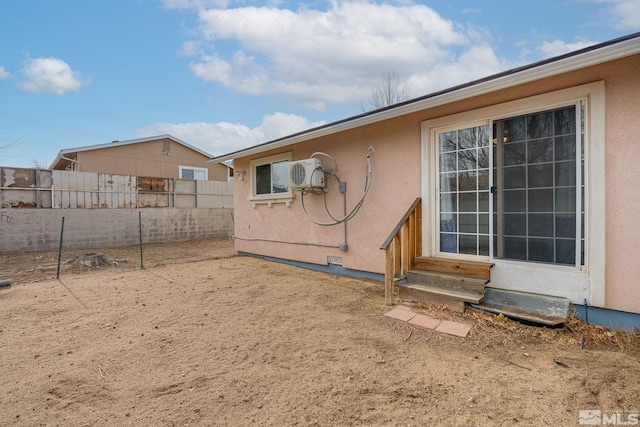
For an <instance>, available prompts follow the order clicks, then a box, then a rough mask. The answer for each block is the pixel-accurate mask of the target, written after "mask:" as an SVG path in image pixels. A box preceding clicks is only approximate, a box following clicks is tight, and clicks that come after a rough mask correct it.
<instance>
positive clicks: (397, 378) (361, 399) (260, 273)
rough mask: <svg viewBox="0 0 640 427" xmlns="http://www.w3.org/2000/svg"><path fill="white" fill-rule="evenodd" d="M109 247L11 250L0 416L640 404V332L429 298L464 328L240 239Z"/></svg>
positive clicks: (489, 415)
mask: <svg viewBox="0 0 640 427" xmlns="http://www.w3.org/2000/svg"><path fill="white" fill-rule="evenodd" d="M80 252H86V251H75V252H65V253H64V254H63V256H62V259H63V260H67V259H71V258H72V256H73V255H74V254H76V255H77V254H79V253H80ZM100 252H102V253H104V254H105V255H108V256H109V257H111V258H114V259H124V258H126V259H128V260H129V261H128V262H120V263H119V264H118V265H112V266H107V267H99V268H97V267H78V266H73V267H67V268H64V269H62V271H61V277H60V280H55V275H56V270H55V268H54V269H46V268H45V269H39V268H38V267H41V266H45V267H46V266H47V265H50V264H55V261H56V260H57V254H56V253H54V252H46V253H3V254H0V279H13V281H14V284H13V286H11V287H10V288H8V289H4V290H0V322H1V323H0V425H3V426H5V425H10V426H39V425H52V426H55V425H65V426H71V425H73V426H106V425H109V426H116V425H117V426H119V425H131V426H170V425H176V426H186V425H202V426H218V425H220V426H243V425H273V426H284V425H287V426H288V425H302V426H307V425H330V426H336V425H337V426H341V425H367V426H376V425H391V426H409V425H414V426H425V425H470V426H478V425H536V426H537V425H578V421H579V410H581V409H600V410H606V411H609V410H617V411H620V413H621V420H625V419H626V418H625V417H628V416H629V415H631V417H633V414H634V413H637V412H638V410H640V387H639V386H638V384H639V383H640V349H639V342H640V338H639V337H638V336H637V334H636V335H634V334H632V333H619V332H614V331H607V330H604V329H602V328H599V327H595V326H593V325H585V324H583V323H581V322H579V321H577V320H571V321H570V322H569V323H568V324H567V326H566V327H565V328H562V329H545V328H539V327H535V326H526V325H522V324H519V323H516V322H514V321H511V320H505V319H502V318H499V317H496V316H493V315H489V314H486V313H480V312H476V311H473V310H468V311H467V312H466V313H464V314H457V313H451V312H449V311H447V310H443V309H440V308H438V307H417V308H416V310H418V311H424V312H426V313H428V314H431V315H433V316H436V317H439V318H443V319H454V320H456V321H458V322H463V323H467V324H470V325H471V326H472V328H471V332H470V334H469V336H467V337H466V338H459V337H455V336H450V335H446V334H442V333H439V332H436V331H433V330H429V329H422V328H419V327H415V326H412V325H409V324H407V323H403V322H400V321H397V320H393V319H390V318H388V317H385V316H384V313H385V312H386V311H387V310H388V309H389V308H388V307H386V306H385V305H384V298H383V286H382V283H379V282H375V281H368V280H360V279H354V278H348V277H339V276H336V275H332V274H324V273H319V272H313V271H308V270H304V269H299V268H296V267H291V266H287V265H281V264H276V263H272V262H267V261H264V260H261V259H257V258H247V257H236V256H233V248H232V245H231V244H230V242H228V241H199V242H188V243H183V244H171V245H154V246H147V247H145V250H144V264H145V269H140V262H139V261H140V258H139V253H138V249H137V248H135V247H133V248H121V249H109V250H100ZM583 336H586V337H587V342H586V347H585V348H584V349H582V350H581V349H580V341H581V338H582V337H583ZM554 359H559V360H561V361H562V362H563V363H564V365H558V364H554V362H553V360H554ZM626 411H631V412H626Z"/></svg>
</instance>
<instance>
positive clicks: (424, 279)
mask: <svg viewBox="0 0 640 427" xmlns="http://www.w3.org/2000/svg"><path fill="white" fill-rule="evenodd" d="M407 281H408V282H409V283H415V284H419V285H425V286H431V287H439V288H444V289H450V290H459V291H463V292H470V293H478V294H482V293H483V292H484V285H486V284H487V282H489V280H488V279H485V278H483V277H482V278H479V277H475V276H463V275H459V274H449V273H441V272H438V271H425V270H411V271H407Z"/></svg>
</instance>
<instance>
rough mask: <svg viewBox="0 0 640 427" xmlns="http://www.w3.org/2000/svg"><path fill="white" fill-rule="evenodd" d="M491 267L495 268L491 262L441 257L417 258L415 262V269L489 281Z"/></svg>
mask: <svg viewBox="0 0 640 427" xmlns="http://www.w3.org/2000/svg"><path fill="white" fill-rule="evenodd" d="M491 267H493V263H490V262H482V261H463V260H459V259H449V258H440V257H417V258H416V260H415V268H416V269H419V270H429V271H437V272H440V273H447V274H456V275H462V276H473V277H482V278H485V279H487V280H488V279H489V278H490V275H491Z"/></svg>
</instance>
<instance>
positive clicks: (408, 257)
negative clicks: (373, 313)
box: [380, 197, 422, 305]
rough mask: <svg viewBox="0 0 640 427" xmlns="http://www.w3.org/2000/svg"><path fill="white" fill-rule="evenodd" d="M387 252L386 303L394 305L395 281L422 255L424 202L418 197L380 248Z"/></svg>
mask: <svg viewBox="0 0 640 427" xmlns="http://www.w3.org/2000/svg"><path fill="white" fill-rule="evenodd" d="M380 249H382V250H384V252H385V272H384V301H385V303H386V304H387V305H393V300H394V298H393V291H394V285H395V281H396V280H397V279H401V278H403V277H405V276H406V274H407V271H409V270H411V269H413V268H414V267H415V262H416V255H417V254H421V253H422V200H421V199H420V198H419V197H418V198H417V199H416V200H415V201H414V202H413V204H412V205H411V207H410V208H409V209H408V210H407V212H406V213H405V214H404V216H403V217H402V219H401V220H400V221H399V222H398V224H397V225H396V226H395V227H394V229H393V231H392V232H391V234H389V237H387V240H385V241H384V243H383V244H382V245H381V246H380Z"/></svg>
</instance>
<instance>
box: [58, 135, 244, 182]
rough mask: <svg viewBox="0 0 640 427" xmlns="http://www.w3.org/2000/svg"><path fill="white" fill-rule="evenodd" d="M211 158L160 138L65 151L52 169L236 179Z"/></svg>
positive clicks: (225, 166) (225, 165) (168, 138)
mask: <svg viewBox="0 0 640 427" xmlns="http://www.w3.org/2000/svg"><path fill="white" fill-rule="evenodd" d="M210 158H211V155H210V154H209V153H206V152H204V151H202V150H200V149H199V148H196V147H194V146H192V145H189V144H187V143H186V142H184V141H181V140H180V139H178V138H176V137H174V136H171V135H159V136H152V137H147V138H139V139H130V140H127V141H113V142H110V143H107V144H97V145H87V146H84V147H76V148H67V149H63V150H60V152H59V153H58V155H57V156H56V159H55V160H54V161H53V163H51V166H50V167H49V169H52V170H71V171H76V172H96V173H110V174H121V175H136V176H145V177H154V178H175V179H199V180H210V181H229V180H230V179H232V178H233V173H232V167H231V166H230V165H229V164H228V163H219V164H214V163H208V161H209V159H210Z"/></svg>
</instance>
